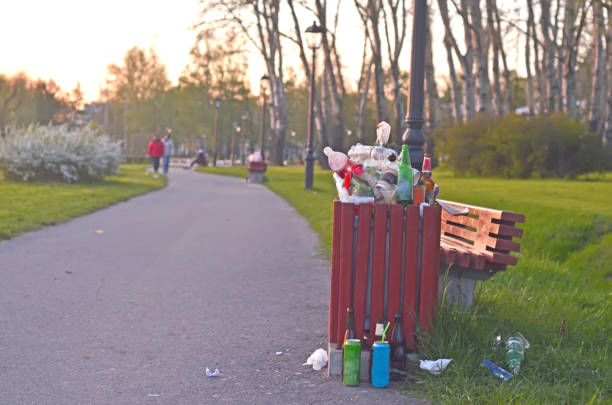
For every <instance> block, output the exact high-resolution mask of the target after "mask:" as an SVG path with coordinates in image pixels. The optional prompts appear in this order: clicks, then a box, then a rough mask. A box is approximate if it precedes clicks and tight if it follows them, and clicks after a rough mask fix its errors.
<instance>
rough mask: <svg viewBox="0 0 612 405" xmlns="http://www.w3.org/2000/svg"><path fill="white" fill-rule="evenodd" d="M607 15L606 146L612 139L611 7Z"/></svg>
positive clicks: (604, 142) (603, 135)
mask: <svg viewBox="0 0 612 405" xmlns="http://www.w3.org/2000/svg"><path fill="white" fill-rule="evenodd" d="M606 10H607V15H608V24H607V30H606V67H607V69H606V74H607V86H606V87H607V88H606V90H607V91H606V93H605V95H604V96H605V97H606V101H607V107H608V108H607V112H606V113H607V117H606V125H605V130H604V131H603V134H602V137H601V141H602V144H603V146H604V147H606V146H607V144H608V142H609V141H610V139H612V86H610V82H611V81H612V71H610V69H611V68H612V9H611V8H610V7H607V9H606Z"/></svg>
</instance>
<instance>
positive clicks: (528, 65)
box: [525, 22, 535, 116]
mask: <svg viewBox="0 0 612 405" xmlns="http://www.w3.org/2000/svg"><path fill="white" fill-rule="evenodd" d="M526 32H527V35H525V70H526V71H527V106H528V108H529V115H531V116H533V115H534V112H535V108H534V97H533V77H532V75H531V45H530V43H529V42H530V39H531V38H530V34H531V25H530V24H529V22H528V23H527V31H526Z"/></svg>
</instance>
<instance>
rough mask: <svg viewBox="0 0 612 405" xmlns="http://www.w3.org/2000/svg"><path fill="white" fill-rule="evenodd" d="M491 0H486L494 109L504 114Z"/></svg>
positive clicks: (498, 113) (497, 45) (499, 113)
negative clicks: (491, 49) (491, 52)
mask: <svg viewBox="0 0 612 405" xmlns="http://www.w3.org/2000/svg"><path fill="white" fill-rule="evenodd" d="M493 4H494V3H493V0H487V26H488V28H489V40H490V41H491V43H492V44H493V92H494V95H495V98H494V101H495V110H496V111H497V115H503V114H504V102H503V99H504V98H503V96H502V91H501V84H500V74H499V53H500V51H499V44H498V42H497V32H496V31H497V30H496V28H495V22H494V21H495V20H494V19H493V7H494V6H493Z"/></svg>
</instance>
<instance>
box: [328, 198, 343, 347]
mask: <svg viewBox="0 0 612 405" xmlns="http://www.w3.org/2000/svg"><path fill="white" fill-rule="evenodd" d="M341 210H342V202H340V201H338V200H336V201H334V215H333V225H332V262H331V264H332V265H331V283H330V288H329V322H328V325H327V335H328V337H329V342H331V343H337V342H338V292H339V290H338V289H339V286H340V216H341Z"/></svg>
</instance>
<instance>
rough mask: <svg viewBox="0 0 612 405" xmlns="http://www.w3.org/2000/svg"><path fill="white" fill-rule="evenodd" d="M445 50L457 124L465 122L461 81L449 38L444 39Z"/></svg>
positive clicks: (454, 116)
mask: <svg viewBox="0 0 612 405" xmlns="http://www.w3.org/2000/svg"><path fill="white" fill-rule="evenodd" d="M444 48H446V62H447V63H448V72H449V76H450V86H451V87H450V90H451V100H452V104H453V118H454V119H455V121H456V122H457V123H462V122H463V110H462V107H461V91H460V90H459V80H458V79H457V73H455V62H454V61H453V50H452V48H451V44H450V40H449V39H448V36H445V37H444Z"/></svg>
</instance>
